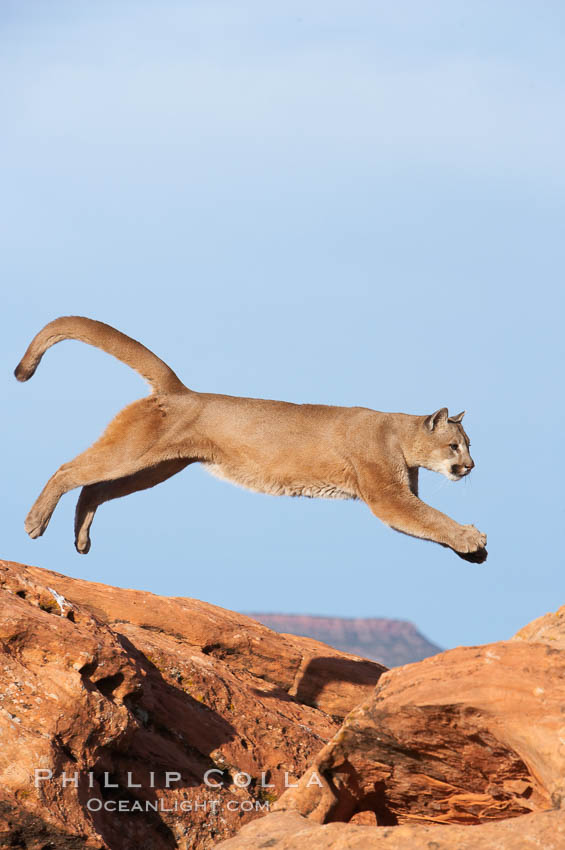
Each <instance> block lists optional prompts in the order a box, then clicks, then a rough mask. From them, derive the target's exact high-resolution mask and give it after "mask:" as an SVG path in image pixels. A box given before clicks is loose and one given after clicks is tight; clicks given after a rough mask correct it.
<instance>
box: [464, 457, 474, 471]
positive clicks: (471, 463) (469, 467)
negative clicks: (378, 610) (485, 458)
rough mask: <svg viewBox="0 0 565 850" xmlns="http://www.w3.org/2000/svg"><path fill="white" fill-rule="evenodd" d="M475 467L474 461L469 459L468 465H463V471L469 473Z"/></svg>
mask: <svg viewBox="0 0 565 850" xmlns="http://www.w3.org/2000/svg"><path fill="white" fill-rule="evenodd" d="M474 465H475V461H474V460H473V459H472V458H469V463H466V464H465V469H466V470H467V472H470V471H471V470H472V468H473V467H474Z"/></svg>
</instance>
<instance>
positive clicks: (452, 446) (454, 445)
mask: <svg viewBox="0 0 565 850" xmlns="http://www.w3.org/2000/svg"><path fill="white" fill-rule="evenodd" d="M449 448H450V449H453V451H454V452H456V451H457V449H458V448H459V446H458V445H457V443H452V444H451V445H450V447H449Z"/></svg>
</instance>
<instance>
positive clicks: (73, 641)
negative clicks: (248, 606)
mask: <svg viewBox="0 0 565 850" xmlns="http://www.w3.org/2000/svg"><path fill="white" fill-rule="evenodd" d="M0 595H1V604H2V608H1V613H0V642H1V643H0V661H1V672H0V742H1V747H0V847H1V848H3V847H25V848H28V850H36V849H37V850H40V848H41V850H43V848H46V847H53V848H57V850H60V849H61V850H62V849H63V848H66V850H75V848H87V847H88V848H100V850H107V849H108V848H111V850H114V848H115V850H118V848H119V850H130V848H135V850H137V848H148V850H161V848H163V850H164V848H171V847H176V848H179V850H185V848H195V850H199V849H200V848H209V847H211V846H213V845H214V843H215V842H216V841H217V840H219V839H220V838H222V837H226V836H229V835H232V834H233V833H234V832H235V830H236V829H237V828H238V827H239V826H240V825H241V824H242V823H245V822H246V821H247V820H249V819H251V818H254V817H256V816H257V811H256V809H255V807H256V806H258V807H260V808H259V810H261V807H265V804H268V803H269V802H271V801H272V800H273V799H275V798H276V797H277V796H278V795H279V794H280V793H281V792H282V791H283V790H284V787H285V773H288V774H289V780H293V779H294V778H295V777H298V776H300V775H301V774H302V773H303V772H304V771H305V769H306V768H307V766H308V764H309V763H311V761H312V760H313V758H314V756H315V754H316V752H317V751H318V750H319V749H320V747H321V746H323V745H324V744H325V743H326V742H327V740H328V739H329V738H331V736H332V735H333V734H334V732H335V731H336V729H337V728H338V723H337V722H336V718H338V719H341V718H342V717H343V716H344V714H345V713H346V712H347V711H349V710H350V709H351V708H352V707H353V706H354V705H355V704H356V703H358V702H359V701H360V700H361V699H363V698H365V697H366V696H367V695H368V694H369V693H370V692H371V691H372V689H373V687H374V684H375V682H376V681H377V680H378V678H379V676H380V674H381V672H382V670H383V668H382V667H380V666H379V665H378V664H374V663H371V662H368V661H365V660H361V659H357V658H355V657H353V656H347V655H344V654H343V653H340V652H338V651H336V650H332V649H331V648H329V647H326V646H324V645H323V644H319V643H317V642H315V641H311V640H308V639H304V640H301V639H299V638H285V637H283V636H281V635H278V634H276V633H274V632H271V631H270V630H269V629H267V628H266V627H264V626H261V625H259V624H258V623H256V622H255V621H253V620H251V619H249V618H247V617H245V616H243V615H239V614H234V613H232V612H230V611H225V610H223V609H221V608H217V607H215V606H213V605H208V604H206V603H203V602H198V601H196V600H190V599H168V598H165V597H159V596H155V595H153V594H151V593H143V592H140V591H133V590H120V589H118V588H112V587H107V586H104V585H100V584H93V583H89V582H84V581H79V580H76V579H70V578H67V577H65V576H62V575H60V574H58V573H53V572H49V571H47V570H41V569H38V568H32V567H24V566H22V565H19V564H12V563H9V562H6V561H3V562H1V561H0ZM305 703H308V704H305ZM332 715H333V716H332ZM36 769H38V770H42V771H45V773H42V774H40V775H39V776H40V777H41V778H44V777H47V775H48V774H47V771H52V774H53V777H52V778H51V779H50V780H48V781H39V783H38V787H36V786H35V785H34V778H35V774H34V771H35V770H36ZM207 770H214V771H215V772H214V773H213V774H212V775H211V776H210V780H211V781H218V782H220V783H223V785H222V786H221V787H220V788H214V789H210V788H207V787H206V786H205V785H204V784H203V776H204V774H205V772H206V771H207ZM166 771H169V772H170V773H177V772H178V773H179V774H180V781H175V780H174V778H173V779H171V777H169V779H170V782H169V784H170V787H169V788H167V787H166V786H167V781H166ZM63 772H65V774H66V778H67V780H68V781H69V784H68V785H67V786H66V787H63V777H62V774H63ZM238 772H240V773H241V772H245V773H247V774H249V776H250V777H251V778H252V779H251V783H250V784H249V785H248V786H247V787H241V788H240V787H237V784H236V779H237V774H238ZM75 773H76V774H77V777H76V781H77V786H78V787H76V788H75V787H74V785H73V782H74V777H75ZM90 773H91V774H92V779H90V776H89V774H90ZM128 773H130V774H131V776H130V777H129V778H128ZM262 773H264V774H265V780H264V781H265V783H266V784H268V785H271V784H272V785H273V786H274V787H262V784H261V779H262ZM151 774H153V775H151ZM240 778H241V780H242V781H243V782H245V781H246V777H245V776H243V775H242V776H241V777H240ZM90 782H91V783H92V786H93V787H92V788H91V787H90ZM133 784H136V785H137V784H141V786H142V787H141V788H137V787H132V785H133ZM110 786H117V787H110ZM151 786H153V787H151ZM93 798H96V799H97V800H101V801H102V803H103V804H105V805H114V806H117V805H118V801H120V800H121V801H123V802H125V804H126V806H127V807H128V808H129V811H126V812H121V813H117V812H116V813H111V812H108V811H104V810H102V811H100V812H96V811H89V809H88V806H87V801H88V800H89V799H93ZM211 800H212V801H213V800H217V801H219V802H218V804H217V806H216V807H215V811H214V807H212V808H210V801H211ZM229 802H232V803H234V804H235V806H236V808H234V809H233V810H229V809H228V808H227V804H228V803H229ZM147 803H149V805H150V806H153V807H154V808H157V809H158V810H157V811H149V812H147V811H145V808H146V806H147ZM198 803H200V804H201V806H202V804H203V803H206V806H207V808H206V809H203V808H200V809H198V810H197V811H192V812H186V811H185V812H183V811H178V810H177V811H172V812H170V811H163V809H171V808H174V807H175V806H177V807H178V806H180V805H181V804H182V805H185V806H188V805H191V806H193V807H194V806H195V804H198ZM136 809H137V810H136ZM139 809H141V811H139Z"/></svg>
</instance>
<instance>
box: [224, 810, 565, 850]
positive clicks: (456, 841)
mask: <svg viewBox="0 0 565 850" xmlns="http://www.w3.org/2000/svg"><path fill="white" fill-rule="evenodd" d="M216 847H217V848H218V850H259V848H267V847H268V848H271V850H304V848H307V850H563V848H564V847H565V816H564V815H563V813H562V812H557V811H554V812H541V813H539V814H535V815H528V816H527V823H526V821H525V820H524V819H523V818H513V819H511V820H505V821H497V823H490V824H482V825H481V826H473V827H468V826H391V827H381V828H379V829H375V828H374V827H370V826H353V825H351V824H345V823H328V824H325V825H324V826H322V825H320V824H317V823H315V822H314V821H312V820H308V819H307V818H305V817H302V816H301V815H299V814H298V813H297V812H273V814H270V815H267V817H265V818H261V819H259V820H255V821H253V823H249V824H247V825H246V826H244V827H243V829H242V830H241V832H240V833H239V834H238V835H236V836H235V838H231V839H228V840H227V841H222V842H221V843H220V844H217V845H216Z"/></svg>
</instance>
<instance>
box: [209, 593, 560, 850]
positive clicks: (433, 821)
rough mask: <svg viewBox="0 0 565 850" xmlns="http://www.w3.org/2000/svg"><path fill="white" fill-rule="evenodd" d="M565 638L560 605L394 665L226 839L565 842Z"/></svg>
mask: <svg viewBox="0 0 565 850" xmlns="http://www.w3.org/2000/svg"><path fill="white" fill-rule="evenodd" d="M564 637H565V607H563V608H561V609H560V610H559V611H558V612H556V613H555V614H548V615H546V616H545V617H542V618H540V619H539V620H536V621H535V622H534V623H532V624H530V626H527V627H525V628H524V629H522V630H521V631H520V632H519V633H518V635H516V637H515V638H514V639H513V640H510V641H504V642H500V643H495V644H490V645H487V646H481V647H462V648H459V649H455V650H451V651H449V652H445V653H442V654H441V655H437V656H434V657H433V658H428V659H426V660H424V661H421V662H419V663H418V664H411V665H407V666H405V667H402V668H398V669H395V670H391V671H389V672H388V673H386V674H385V675H383V676H382V678H381V679H380V681H379V683H378V684H377V686H376V688H375V690H374V691H373V693H372V694H371V696H370V697H369V698H368V699H366V700H365V701H364V702H363V703H362V704H360V705H359V706H358V707H357V708H355V709H354V710H353V711H352V712H351V713H350V714H349V715H348V716H347V717H346V719H345V721H344V723H343V724H342V726H341V728H340V730H339V732H338V733H337V734H336V735H335V736H334V737H333V738H332V740H331V741H330V742H329V743H328V744H326V745H325V746H324V747H322V749H321V750H320V752H319V753H318V755H317V756H316V757H315V759H314V761H313V762H312V765H311V766H310V768H309V769H308V770H307V771H306V773H305V775H304V776H303V777H302V778H301V780H300V782H299V783H298V787H297V788H293V789H289V790H287V791H286V792H285V794H283V796H282V797H281V798H280V800H278V801H277V802H276V803H275V804H274V806H273V809H274V810H275V811H274V812H273V813H272V814H269V815H268V816H267V817H265V818H264V819H262V820H261V821H258V822H256V823H254V824H251V825H250V826H247V827H245V828H244V829H243V830H242V831H241V833H240V834H239V835H238V836H236V837H235V838H233V839H231V840H230V841H226V842H222V843H221V844H220V845H219V847H221V848H222V850H224V848H225V850H248V848H251V847H273V848H276V850H298V848H301V847H308V848H311V850H318V848H320V850H321V848H331V850H349V848H351V850H353V848H356V850H357V848H359V850H361V848H363V850H371V848H375V850H380V848H382V850H397V848H398V850H400V848H403V849H404V848H410V850H420V848H421V850H424V848H426V850H453V848H457V850H487V848H488V850H495V848H496V850H534V848H536V850H537V848H544V850H562V848H563V847H565V808H564V806H565V641H564ZM314 776H315V777H318V778H320V779H321V781H320V782H312V778H313V777H314Z"/></svg>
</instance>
